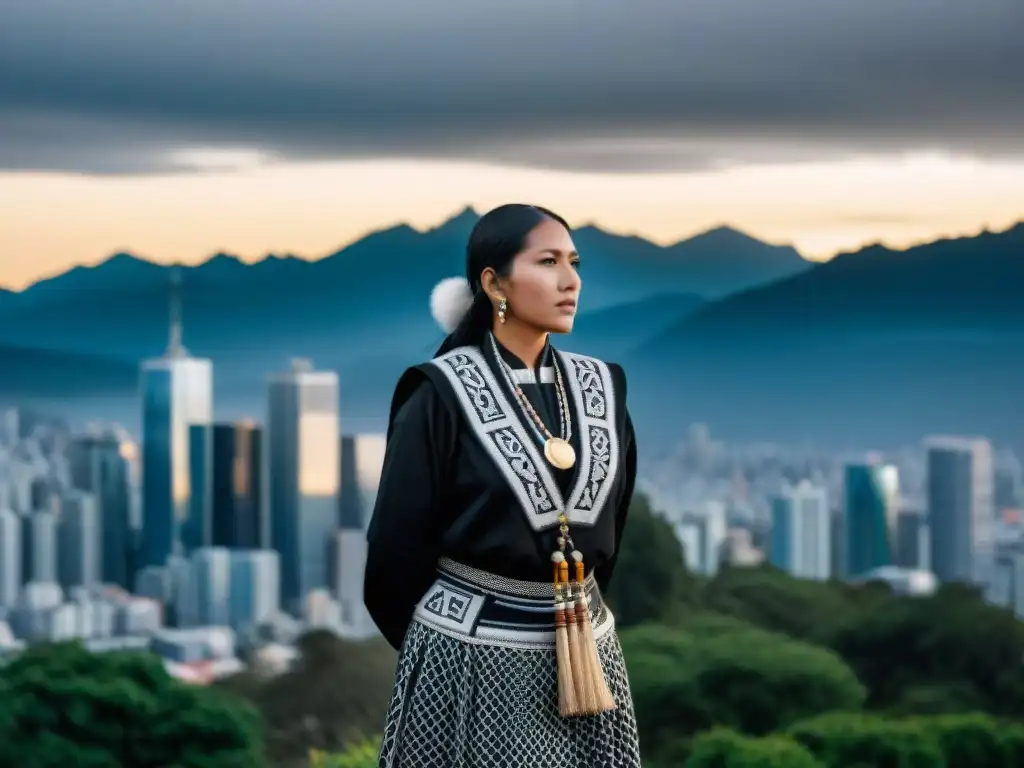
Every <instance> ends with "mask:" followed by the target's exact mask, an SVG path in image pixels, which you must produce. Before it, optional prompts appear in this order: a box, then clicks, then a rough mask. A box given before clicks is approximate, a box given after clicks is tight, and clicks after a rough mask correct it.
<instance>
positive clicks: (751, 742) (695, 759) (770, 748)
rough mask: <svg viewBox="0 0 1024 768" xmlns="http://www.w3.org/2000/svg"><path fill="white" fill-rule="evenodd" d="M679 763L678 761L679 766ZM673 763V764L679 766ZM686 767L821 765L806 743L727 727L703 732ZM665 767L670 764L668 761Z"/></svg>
mask: <svg viewBox="0 0 1024 768" xmlns="http://www.w3.org/2000/svg"><path fill="white" fill-rule="evenodd" d="M678 765H679V764H678V763H677V764H676V766H678ZM676 766H673V768H676ZM685 766H686V768H821V763H819V762H818V761H817V760H815V759H814V756H813V755H811V753H810V752H808V751H807V750H806V749H805V748H804V747H803V746H801V745H800V744H797V743H796V742H794V741H791V740H790V739H787V738H785V737H783V736H765V737H763V738H760V739H755V738H750V737H748V736H742V735H740V734H738V733H736V732H734V731H730V730H727V729H716V730H713V731H709V732H707V733H703V734H701V735H700V736H698V737H697V738H696V739H695V740H694V742H693V749H692V752H691V754H690V757H689V759H688V760H687V761H686V763H685ZM665 768H669V766H668V764H667V763H666V764H665Z"/></svg>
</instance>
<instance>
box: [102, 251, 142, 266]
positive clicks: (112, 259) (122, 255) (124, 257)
mask: <svg viewBox="0 0 1024 768" xmlns="http://www.w3.org/2000/svg"><path fill="white" fill-rule="evenodd" d="M140 264H144V265H145V266H147V267H153V266H157V265H156V264H155V263H154V262H152V261H149V260H148V259H143V258H141V257H139V256H136V255H135V254H133V253H129V252H128V251H118V252H117V253H114V254H111V255H110V256H108V257H107V258H105V259H104V260H103V261H101V262H99V263H98V264H96V265H95V267H93V269H99V268H101V267H118V268H121V269H123V268H125V267H128V268H134V267H136V266H138V265H140Z"/></svg>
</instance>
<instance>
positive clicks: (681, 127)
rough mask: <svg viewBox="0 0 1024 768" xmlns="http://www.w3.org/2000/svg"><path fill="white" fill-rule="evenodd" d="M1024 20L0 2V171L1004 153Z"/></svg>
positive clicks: (730, 7) (889, 3) (909, 12)
mask: <svg viewBox="0 0 1024 768" xmlns="http://www.w3.org/2000/svg"><path fill="white" fill-rule="evenodd" d="M1022 28H1024V3H1022V2H1021V0H948V1H947V0H516V2H507V3H502V4H498V3H488V2H481V1H480V0H434V2H423V0H374V2H365V1H364V2H359V3H353V2H347V1H345V0H278V1H276V2H272V1H271V0H245V1H243V0H0V169H7V170H12V169H20V170H58V171H74V172H87V173H92V172H95V173H105V174H107V173H146V172H153V171H166V170H169V169H172V168H174V167H176V166H180V165H182V157H183V156H182V155H180V154H177V155H176V154H175V152H176V151H179V150H181V149H183V148H189V147H223V148H245V147H248V148H252V149H254V150H259V151H261V152H265V153H267V154H269V155H271V156H279V157H280V158H282V159H285V160H294V159H316V160H329V159H346V158H366V157H381V156H386V157H420V158H444V159H460V160H461V159H468V160H487V161H498V162H502V163H509V164H516V165H524V166H530V167H541V168H553V169H561V170H574V171H579V170H584V171H596V172H601V171H614V172H637V171H640V172H646V171H652V170H657V171H667V170H677V169H699V168H705V167H708V166H709V165H714V164H716V163H719V162H722V161H732V162H740V163H742V162H747V161H756V162H763V161H779V160H790V159H800V158H803V157H807V158H811V159H823V158H829V157H840V156H843V155H846V154H849V153H856V152H863V151H869V152H875V151H879V150H881V151H889V150H894V151H902V150H907V149H920V148H928V149H932V148H937V149H948V150H951V151H953V152H967V153H971V154H975V155H980V156H987V157H993V158H1005V157H1015V156H1018V155H1021V154H1024V129H1022V126H1024V45H1022V44H1021V43H1020V39H1021V38H1020V34H1019V30H1020V29H1022ZM1014 29H1016V30H1017V32H1016V33H1014V32H1013V30H1014Z"/></svg>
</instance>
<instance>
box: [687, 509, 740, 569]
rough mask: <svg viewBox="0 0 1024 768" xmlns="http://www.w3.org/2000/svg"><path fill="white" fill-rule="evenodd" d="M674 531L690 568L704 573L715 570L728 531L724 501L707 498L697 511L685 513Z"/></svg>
mask: <svg viewBox="0 0 1024 768" xmlns="http://www.w3.org/2000/svg"><path fill="white" fill-rule="evenodd" d="M675 531H676V537H677V538H678V539H679V542H680V544H681V545H682V547H683V552H684V556H685V558H686V565H687V567H688V568H689V569H690V570H691V571H693V572H694V573H701V574H704V575H705V576H714V575H715V574H716V573H718V566H719V560H720V557H721V552H722V546H723V545H724V544H725V539H726V534H727V533H728V521H727V519H726V510H725V505H724V504H722V503H721V502H718V501H706V502H704V503H703V504H702V505H701V506H700V509H699V510H698V511H696V512H687V513H684V514H683V516H682V518H681V521H680V522H679V524H677V525H676V526H675Z"/></svg>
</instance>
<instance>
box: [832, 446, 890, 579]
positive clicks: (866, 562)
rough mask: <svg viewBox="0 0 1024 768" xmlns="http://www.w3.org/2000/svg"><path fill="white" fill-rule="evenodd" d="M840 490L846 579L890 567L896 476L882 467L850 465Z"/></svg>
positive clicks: (884, 466) (887, 467)
mask: <svg viewBox="0 0 1024 768" xmlns="http://www.w3.org/2000/svg"><path fill="white" fill-rule="evenodd" d="M845 477H846V482H845V488H844V498H845V502H846V503H845V508H844V522H845V525H844V538H845V539H846V541H845V544H846V558H845V566H846V576H847V577H848V578H857V577H858V576H861V575H862V574H864V573H867V572H868V571H871V570H874V569H875V568H881V567H882V566H885V565H892V564H893V555H894V547H895V542H896V516H897V515H898V513H899V506H900V497H899V493H900V491H899V472H898V470H897V469H896V467H894V466H891V465H888V464H882V463H878V462H876V463H864V464H850V465H847V467H846V473H845Z"/></svg>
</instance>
